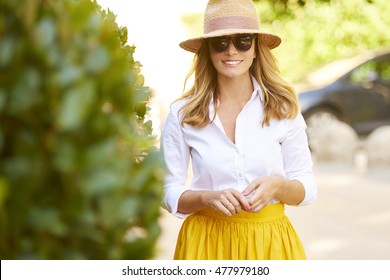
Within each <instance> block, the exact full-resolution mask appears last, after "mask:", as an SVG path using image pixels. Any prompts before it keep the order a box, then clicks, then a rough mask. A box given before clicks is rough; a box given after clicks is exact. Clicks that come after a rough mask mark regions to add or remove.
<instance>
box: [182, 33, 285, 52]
mask: <svg viewBox="0 0 390 280" xmlns="http://www.w3.org/2000/svg"><path fill="white" fill-rule="evenodd" d="M243 33H245V34H248V33H252V34H258V35H259V39H260V40H261V41H262V42H264V44H265V45H266V46H267V47H268V48H270V49H274V48H276V47H277V46H279V45H280V43H281V42H282V40H281V39H280V37H278V36H276V35H273V34H269V33H262V32H259V30H248V29H243V30H240V29H224V30H218V31H217V32H211V33H208V34H206V35H203V36H200V37H195V38H192V39H189V40H185V41H183V42H181V43H180V44H179V46H180V47H181V48H182V49H185V50H186V51H189V52H193V53H197V52H198V50H199V49H200V47H201V46H202V41H203V40H204V39H207V38H212V37H219V36H227V35H232V34H243Z"/></svg>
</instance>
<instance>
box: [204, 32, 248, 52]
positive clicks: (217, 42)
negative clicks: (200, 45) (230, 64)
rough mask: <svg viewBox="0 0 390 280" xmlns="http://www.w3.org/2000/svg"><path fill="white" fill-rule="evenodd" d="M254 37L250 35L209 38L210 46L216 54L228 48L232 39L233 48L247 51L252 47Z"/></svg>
mask: <svg viewBox="0 0 390 280" xmlns="http://www.w3.org/2000/svg"><path fill="white" fill-rule="evenodd" d="M254 38H255V37H254V36H253V35H251V34H243V35H238V36H236V37H233V38H232V37H215V38H210V39H209V40H210V45H211V47H212V48H213V50H214V51H216V52H223V51H226V49H227V48H228V47H229V44H230V41H231V40H232V39H233V45H234V47H235V48H236V49H237V50H239V51H244V52H246V51H248V50H249V49H250V48H251V47H252V41H253V39H254Z"/></svg>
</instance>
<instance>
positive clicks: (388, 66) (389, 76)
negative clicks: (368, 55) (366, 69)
mask: <svg viewBox="0 0 390 280" xmlns="http://www.w3.org/2000/svg"><path fill="white" fill-rule="evenodd" d="M378 76H379V79H381V80H382V81H387V82H389V81H390V61H389V60H384V61H381V63H379V65H378Z"/></svg>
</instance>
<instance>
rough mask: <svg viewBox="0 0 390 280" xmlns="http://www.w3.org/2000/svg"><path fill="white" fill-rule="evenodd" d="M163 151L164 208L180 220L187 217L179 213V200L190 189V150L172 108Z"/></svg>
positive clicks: (165, 127) (164, 134)
mask: <svg viewBox="0 0 390 280" xmlns="http://www.w3.org/2000/svg"><path fill="white" fill-rule="evenodd" d="M161 151H162V154H163V157H164V161H165V167H166V175H165V180H164V195H163V207H164V208H165V209H167V210H168V211H169V212H170V213H172V214H173V215H175V216H177V217H179V218H185V217H186V216H187V215H185V214H182V213H179V212H178V210H177V209H178V203H179V198H180V196H181V195H182V193H183V192H185V191H186V190H188V189H189V187H187V186H186V185H185V183H186V180H187V176H188V166H189V160H190V148H189V147H188V146H187V144H186V143H185V141H184V135H183V131H182V127H181V125H180V122H179V119H178V114H177V113H176V112H174V111H173V110H172V108H171V110H170V112H169V114H168V116H167V119H166V122H165V125H164V128H163V131H162V135H161Z"/></svg>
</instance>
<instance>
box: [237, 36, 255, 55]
mask: <svg viewBox="0 0 390 280" xmlns="http://www.w3.org/2000/svg"><path fill="white" fill-rule="evenodd" d="M253 39H254V37H253V36H251V35H240V36H237V37H235V38H234V39H233V44H234V46H235V47H236V49H237V50H240V51H245V52H246V51H248V50H249V49H250V48H251V47H252V41H253Z"/></svg>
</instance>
